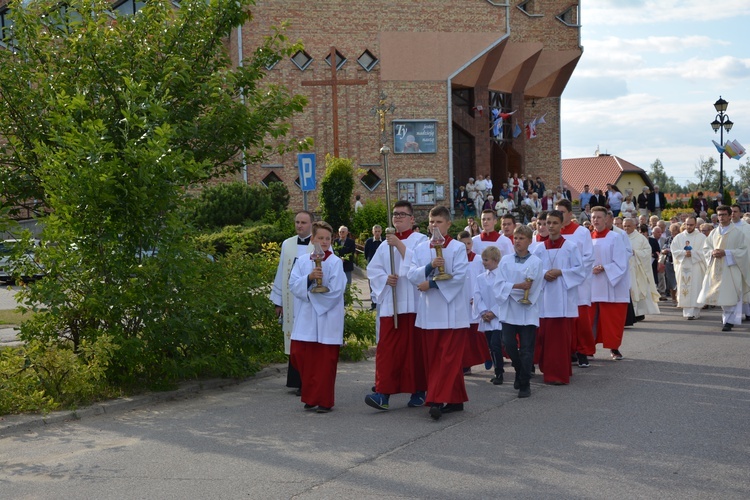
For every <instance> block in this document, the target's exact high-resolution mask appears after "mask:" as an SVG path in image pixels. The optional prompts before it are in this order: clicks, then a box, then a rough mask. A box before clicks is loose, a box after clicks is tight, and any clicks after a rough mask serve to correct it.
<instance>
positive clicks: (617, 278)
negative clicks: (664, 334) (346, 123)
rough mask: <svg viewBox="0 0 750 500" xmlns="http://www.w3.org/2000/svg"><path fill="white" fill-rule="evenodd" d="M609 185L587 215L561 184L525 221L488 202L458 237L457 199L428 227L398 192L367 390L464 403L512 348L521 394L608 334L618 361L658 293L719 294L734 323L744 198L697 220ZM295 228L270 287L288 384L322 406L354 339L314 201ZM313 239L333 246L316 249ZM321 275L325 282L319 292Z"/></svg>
mask: <svg viewBox="0 0 750 500" xmlns="http://www.w3.org/2000/svg"><path fill="white" fill-rule="evenodd" d="M482 180H483V181H485V182H486V179H482ZM474 184H475V185H476V183H474ZM608 188H610V189H608V193H607V195H606V203H605V204H600V203H599V202H600V200H599V199H596V200H595V199H594V197H599V196H601V195H602V193H601V191H599V190H596V191H599V193H597V192H596V191H594V192H592V193H591V195H590V199H589V200H587V201H588V203H586V204H585V205H588V207H587V209H586V210H584V212H582V214H581V216H580V217H581V218H584V219H585V220H583V221H580V222H579V221H577V220H576V217H575V215H574V212H573V205H572V203H571V201H570V200H569V199H568V198H566V197H565V195H563V196H562V197H558V198H557V199H555V198H554V195H553V197H552V200H551V201H550V202H548V204H547V207H546V209H540V210H539V212H537V213H536V216H535V217H534V218H533V220H532V221H530V222H528V223H525V222H523V221H518V220H517V219H516V216H515V215H514V214H513V213H512V212H510V211H509V212H504V213H502V214H500V217H499V219H498V210H496V209H493V208H487V209H484V210H483V211H482V212H481V215H480V221H479V225H477V223H476V222H475V221H470V222H469V223H468V225H467V227H466V228H465V230H464V231H461V232H460V233H459V234H456V235H451V234H449V229H450V228H451V224H452V220H451V212H450V210H449V209H448V208H446V207H443V206H436V207H434V208H432V210H430V212H429V234H421V233H419V232H418V231H414V229H413V228H414V227H415V220H414V209H413V207H412V205H411V204H410V203H409V202H407V201H398V202H396V204H395V206H394V208H393V212H392V225H393V227H394V228H395V232H391V233H389V234H386V235H385V236H384V237H383V236H380V238H378V241H379V242H378V244H377V245H366V250H367V260H368V265H367V277H368V279H369V282H370V287H371V296H372V301H373V303H374V304H375V309H376V315H377V319H376V323H377V328H376V330H377V351H376V358H375V385H374V386H373V388H372V392H371V393H369V394H367V395H366V396H365V403H366V404H367V405H368V406H370V407H372V408H375V409H377V410H380V411H385V410H388V409H389V408H390V407H391V397H392V396H394V395H397V394H406V395H408V400H407V403H406V404H407V406H409V407H423V406H426V407H428V408H429V409H428V415H429V417H431V418H432V419H435V420H437V419H440V418H442V417H443V415H445V414H449V413H452V412H459V411H463V409H464V404H465V403H466V402H467V401H468V394H467V391H466V387H465V384H464V375H465V374H467V373H469V372H470V370H471V368H472V367H475V366H477V365H484V368H485V369H486V370H492V376H491V377H490V378H489V381H490V382H491V383H493V384H495V385H501V384H503V383H505V382H508V383H511V380H505V364H506V361H505V359H506V358H507V359H509V360H510V368H511V369H512V375H513V377H512V384H513V387H514V389H515V390H517V391H518V397H519V398H527V397H529V396H530V395H531V386H530V380H531V377H533V376H534V375H535V373H536V371H537V370H538V371H539V372H541V375H542V380H543V382H544V383H546V384H550V385H565V384H569V383H570V381H571V376H572V375H573V366H574V365H577V366H578V367H579V368H580V369H585V368H587V367H589V360H590V357H591V356H593V355H594V354H595V352H596V346H597V345H599V344H601V345H602V347H603V348H604V349H605V350H607V351H608V354H609V357H610V358H611V359H612V360H615V361H619V360H622V359H623V358H624V355H623V353H622V352H621V351H620V347H621V344H622V340H623V334H624V331H625V328H626V327H627V326H629V325H633V324H634V323H636V322H638V321H643V320H645V319H646V316H648V315H653V314H659V312H660V310H659V303H660V302H663V301H671V303H672V304H673V305H675V306H676V307H679V308H681V309H682V311H683V317H684V318H685V319H686V320H694V319H697V318H699V317H700V313H701V311H702V310H703V309H704V308H706V307H721V309H722V330H723V331H731V330H732V328H734V327H735V326H737V325H739V324H740V323H741V322H742V320H743V319H745V320H748V319H750V305H748V303H747V301H748V299H750V253H749V251H748V247H749V246H750V224H748V222H749V221H750V214H748V213H745V215H744V217H743V211H742V210H741V206H740V205H739V204H735V205H732V206H726V205H719V206H717V207H716V209H715V211H716V213H715V214H714V216H715V217H712V218H710V219H709V218H707V217H705V214H703V215H704V217H699V216H698V215H701V212H703V210H701V209H702V208H705V207H703V204H702V203H700V204H699V203H696V205H695V206H694V209H697V210H696V212H697V213H696V214H692V215H691V214H686V215H685V216H684V217H682V218H679V217H677V218H674V219H673V220H671V221H664V220H661V218H660V217H659V212H658V210H659V209H660V208H662V207H664V205H665V203H663V200H662V199H660V198H661V197H660V196H659V192H658V190H657V189H654V191H653V192H652V193H644V194H646V195H647V196H646V204H647V207H646V213H636V212H634V210H633V208H632V207H631V206H630V205H629V204H628V203H629V201H630V202H632V198H631V199H630V200H628V198H630V195H629V194H627V195H626V196H624V197H622V196H619V197H618V196H617V195H614V194H612V193H616V192H618V191H617V189H616V187H615V186H608ZM585 193H588V190H585ZM535 194H536V193H535ZM547 194H548V193H547V192H545V196H546V195H547ZM582 194H583V193H582ZM651 194H653V195H654V196H652V197H651V200H649V196H648V195H651ZM511 198H512V197H511ZM474 199H475V200H476V199H477V197H475V198H474ZM615 200H616V201H621V203H620V206H619V208H618V209H617V210H616V209H614V208H613V204H614V205H616V202H615ZM649 201H651V203H650V204H649ZM592 202H593V203H592ZM613 202H614V203H613ZM633 204H634V205H635V206H636V210H639V209H640V206H639V205H640V202H639V201H638V200H636V202H635V203H633ZM623 207H625V208H623ZM652 209H653V210H652ZM649 214H652V215H651V216H650V217H649ZM579 220H580V219H579ZM586 223H588V225H589V226H590V227H586V225H585V224H586ZM295 227H296V229H297V236H295V237H293V238H290V239H288V240H287V241H285V242H284V245H282V251H281V260H280V264H279V268H278V272H277V276H276V280H275V282H274V286H273V292H272V295H271V299H272V301H273V302H274V304H276V305H277V308H278V312H279V314H280V317H281V318H282V324H283V325H284V332H285V340H286V341H287V343H286V344H285V347H286V349H287V353H288V354H290V365H289V371H288V377H287V385H288V386H290V387H292V388H293V389H295V390H299V392H297V394H299V395H300V396H301V400H302V402H303V404H304V408H305V410H315V411H317V412H320V413H327V412H329V411H331V408H332V407H333V406H334V384H335V373H336V363H337V360H338V349H339V346H340V345H341V344H342V343H343V321H344V319H343V318H344V308H343V293H344V289H345V287H346V282H347V280H346V274H345V268H344V266H343V264H342V262H341V260H340V259H339V258H338V257H337V256H336V255H335V254H333V253H331V251H330V248H331V246H332V238H333V233H334V231H333V229H332V228H331V227H330V226H328V225H327V224H326V223H325V222H314V223H313V217H312V215H311V214H310V213H309V212H304V211H303V212H300V213H298V214H297V215H296V218H295ZM376 230H377V233H378V234H379V235H382V228H380V227H379V226H376V227H375V228H373V234H375V233H376ZM310 237H311V238H312V240H310ZM368 241H369V240H368ZM381 242H382V244H381ZM312 244H314V245H315V246H316V248H319V252H317V253H320V252H321V251H322V252H323V254H324V256H323V257H321V256H320V255H318V256H315V255H314V254H313V255H311V254H310V252H311V245H312ZM315 259H317V264H319V265H316V260H315ZM321 284H322V285H323V286H324V287H326V291H324V292H320V293H318V292H319V290H317V289H316V287H319V286H320V285H321Z"/></svg>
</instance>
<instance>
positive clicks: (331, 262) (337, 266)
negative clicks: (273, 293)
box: [289, 255, 346, 345]
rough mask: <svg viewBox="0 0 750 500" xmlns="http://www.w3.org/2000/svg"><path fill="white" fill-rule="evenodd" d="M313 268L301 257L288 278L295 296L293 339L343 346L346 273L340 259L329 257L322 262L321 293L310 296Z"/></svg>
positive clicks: (310, 261)
mask: <svg viewBox="0 0 750 500" xmlns="http://www.w3.org/2000/svg"><path fill="white" fill-rule="evenodd" d="M314 267H315V262H314V261H313V260H312V259H311V258H310V256H309V255H307V256H303V257H300V258H299V259H297V262H296V263H295V264H294V267H293V268H292V274H291V276H289V289H290V290H291V291H292V293H293V294H294V311H295V315H294V328H293V329H292V340H299V341H303V342H317V343H319V344H328V345H342V344H343V343H344V289H345V288H346V274H344V264H343V262H342V261H341V259H340V258H338V257H337V256H335V255H330V256H328V258H327V259H326V260H324V261H323V262H321V267H322V268H323V279H322V284H323V285H324V286H326V287H328V291H327V292H324V293H312V292H311V291H310V289H312V288H313V287H314V286H315V284H316V283H315V282H313V283H312V284H308V280H307V276H308V275H309V274H310V273H311V272H312V270H313V268H314Z"/></svg>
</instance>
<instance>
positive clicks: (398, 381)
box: [375, 313, 427, 394]
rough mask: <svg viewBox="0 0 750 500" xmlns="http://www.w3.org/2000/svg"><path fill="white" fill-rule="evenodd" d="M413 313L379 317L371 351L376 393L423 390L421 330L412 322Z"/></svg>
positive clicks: (413, 318)
mask: <svg viewBox="0 0 750 500" xmlns="http://www.w3.org/2000/svg"><path fill="white" fill-rule="evenodd" d="M416 316H417V315H416V314H415V313H408V314H399V315H398V329H396V328H394V327H393V316H385V317H381V318H380V340H379V341H378V349H377V351H376V353H375V391H376V392H379V393H380V394H399V393H406V394H414V393H415V392H419V391H426V390H427V372H426V370H425V364H424V363H425V361H424V352H423V350H424V348H423V345H422V344H423V337H424V334H423V332H421V331H419V329H417V328H416V327H415V326H414V321H415V319H416Z"/></svg>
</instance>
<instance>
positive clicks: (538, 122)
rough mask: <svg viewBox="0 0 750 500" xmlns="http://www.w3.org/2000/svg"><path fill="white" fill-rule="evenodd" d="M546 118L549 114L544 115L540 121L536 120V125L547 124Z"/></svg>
mask: <svg viewBox="0 0 750 500" xmlns="http://www.w3.org/2000/svg"><path fill="white" fill-rule="evenodd" d="M545 116H547V113H544V114H543V115H542V116H541V117H539V119H538V120H536V124H537V125H542V124H544V123H547V122H546V120H545V119H544V117H545Z"/></svg>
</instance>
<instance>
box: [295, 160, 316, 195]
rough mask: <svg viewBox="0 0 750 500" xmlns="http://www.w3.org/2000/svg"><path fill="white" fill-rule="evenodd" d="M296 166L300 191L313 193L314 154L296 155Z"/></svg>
mask: <svg viewBox="0 0 750 500" xmlns="http://www.w3.org/2000/svg"><path fill="white" fill-rule="evenodd" d="M297 165H298V166H299V185H300V187H301V188H302V191H315V153H301V154H298V155H297Z"/></svg>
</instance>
